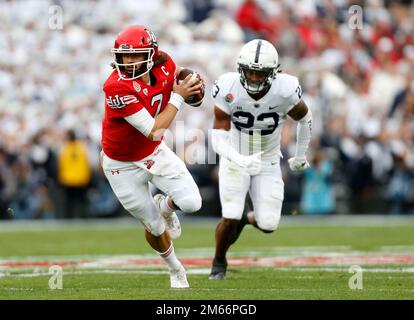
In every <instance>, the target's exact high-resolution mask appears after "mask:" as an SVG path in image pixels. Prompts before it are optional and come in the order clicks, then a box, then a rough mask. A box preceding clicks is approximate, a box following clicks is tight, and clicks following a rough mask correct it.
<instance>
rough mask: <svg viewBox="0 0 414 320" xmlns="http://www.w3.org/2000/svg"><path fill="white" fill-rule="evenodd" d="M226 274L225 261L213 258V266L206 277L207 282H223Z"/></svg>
mask: <svg viewBox="0 0 414 320" xmlns="http://www.w3.org/2000/svg"><path fill="white" fill-rule="evenodd" d="M226 272H227V259H226V258H224V260H222V259H217V258H214V260H213V266H212V267H211V273H210V275H209V276H208V279H209V280H225V279H226Z"/></svg>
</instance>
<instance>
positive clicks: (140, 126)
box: [124, 108, 155, 137]
mask: <svg viewBox="0 0 414 320" xmlns="http://www.w3.org/2000/svg"><path fill="white" fill-rule="evenodd" d="M124 119H125V120H126V121H127V122H128V123H129V124H130V125H132V126H133V127H135V128H136V129H137V130H138V131H140V132H141V133H142V134H143V135H144V136H146V137H148V136H149V134H150V133H151V130H152V128H153V127H154V123H155V119H154V118H153V117H152V116H151V115H150V113H149V112H148V111H147V109H145V108H142V109H141V110H140V111H138V112H136V113H134V114H131V115H130V116H127V117H124Z"/></svg>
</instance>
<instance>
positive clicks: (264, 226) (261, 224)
mask: <svg viewBox="0 0 414 320" xmlns="http://www.w3.org/2000/svg"><path fill="white" fill-rule="evenodd" d="M257 226H258V228H259V229H260V230H261V231H262V232H264V233H272V232H273V231H275V230H276V229H277V227H278V226H279V220H273V221H272V220H266V221H257Z"/></svg>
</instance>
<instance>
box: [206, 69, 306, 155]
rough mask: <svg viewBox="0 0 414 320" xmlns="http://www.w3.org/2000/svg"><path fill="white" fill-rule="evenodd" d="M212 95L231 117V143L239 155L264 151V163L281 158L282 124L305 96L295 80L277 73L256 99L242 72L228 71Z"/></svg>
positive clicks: (219, 106) (292, 77) (217, 83)
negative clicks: (264, 91) (248, 87)
mask: <svg viewBox="0 0 414 320" xmlns="http://www.w3.org/2000/svg"><path fill="white" fill-rule="evenodd" d="M211 95H212V98H213V100H214V102H215V105H216V106H217V107H218V108H220V109H221V110H223V111H224V112H225V113H227V114H228V115H230V116H231V129H230V132H231V140H232V145H233V147H234V148H235V149H236V150H237V151H238V152H240V153H241V154H243V155H249V154H253V153H257V152H260V151H263V154H262V159H264V160H267V159H276V158H278V157H279V156H280V155H281V153H280V132H281V130H282V124H283V122H284V121H285V120H286V116H287V113H288V112H289V111H290V110H291V109H292V108H293V106H294V105H296V104H297V103H298V102H299V101H300V99H301V96H302V89H301V87H300V85H299V81H298V79H297V78H296V77H294V76H291V75H288V74H285V73H278V74H277V75H276V78H275V79H273V82H272V86H271V87H270V89H269V91H268V92H267V93H266V95H265V96H264V97H262V98H261V99H259V100H254V99H253V98H252V97H251V96H249V95H248V93H247V92H246V90H245V88H244V87H243V86H242V84H241V83H240V75H239V73H237V72H229V73H225V74H223V75H222V76H220V77H219V78H218V80H217V81H216V82H215V83H214V86H213V88H212V91H211Z"/></svg>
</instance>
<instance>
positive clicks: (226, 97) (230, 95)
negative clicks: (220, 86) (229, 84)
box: [224, 92, 234, 103]
mask: <svg viewBox="0 0 414 320" xmlns="http://www.w3.org/2000/svg"><path fill="white" fill-rule="evenodd" d="M233 99H234V97H233V95H232V94H231V93H230V92H229V93H228V94H226V96H225V97H224V100H226V102H227V103H230V102H232V101H233Z"/></svg>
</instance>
